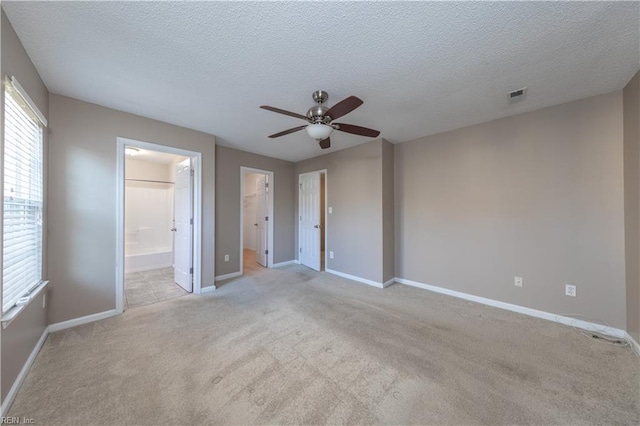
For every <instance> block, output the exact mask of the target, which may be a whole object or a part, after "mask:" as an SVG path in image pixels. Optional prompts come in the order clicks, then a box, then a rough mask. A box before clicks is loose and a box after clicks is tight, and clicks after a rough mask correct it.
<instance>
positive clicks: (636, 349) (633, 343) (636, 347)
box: [626, 333, 640, 356]
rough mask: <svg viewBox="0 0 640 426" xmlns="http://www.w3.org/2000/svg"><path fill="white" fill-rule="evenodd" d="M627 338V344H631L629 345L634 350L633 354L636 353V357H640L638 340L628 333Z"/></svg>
mask: <svg viewBox="0 0 640 426" xmlns="http://www.w3.org/2000/svg"><path fill="white" fill-rule="evenodd" d="M626 338H627V342H629V345H630V346H632V348H631V349H633V352H635V353H636V355H638V356H640V344H638V342H636V339H634V338H633V337H632V336H631V335H630V334H629V333H626Z"/></svg>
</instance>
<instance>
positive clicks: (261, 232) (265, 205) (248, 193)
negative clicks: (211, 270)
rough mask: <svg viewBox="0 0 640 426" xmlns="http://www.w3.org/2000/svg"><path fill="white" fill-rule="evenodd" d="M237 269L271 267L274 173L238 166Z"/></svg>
mask: <svg viewBox="0 0 640 426" xmlns="http://www.w3.org/2000/svg"><path fill="white" fill-rule="evenodd" d="M240 191H241V197H240V200H241V206H240V271H241V272H242V273H243V274H245V273H249V272H257V271H259V270H260V269H262V268H270V267H272V266H273V237H272V236H273V191H274V182H273V172H271V171H268V170H260V169H254V168H249V167H241V168H240Z"/></svg>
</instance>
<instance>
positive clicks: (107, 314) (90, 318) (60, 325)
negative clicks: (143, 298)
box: [49, 309, 118, 333]
mask: <svg viewBox="0 0 640 426" xmlns="http://www.w3.org/2000/svg"><path fill="white" fill-rule="evenodd" d="M116 315H118V311H116V310H115V309H111V310H110V311H104V312H99V313H97V314H92V315H87V316H85V317H80V318H74V319H71V320H68V321H62V322H57V323H55V324H51V325H50V326H49V333H53V332H55V331H60V330H65V329H67V328H71V327H75V326H78V325H82V324H88V323H90V322H94V321H99V320H103V319H107V318H111V317H113V316H116Z"/></svg>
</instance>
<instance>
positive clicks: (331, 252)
mask: <svg viewBox="0 0 640 426" xmlns="http://www.w3.org/2000/svg"><path fill="white" fill-rule="evenodd" d="M329 259H333V251H330V252H329Z"/></svg>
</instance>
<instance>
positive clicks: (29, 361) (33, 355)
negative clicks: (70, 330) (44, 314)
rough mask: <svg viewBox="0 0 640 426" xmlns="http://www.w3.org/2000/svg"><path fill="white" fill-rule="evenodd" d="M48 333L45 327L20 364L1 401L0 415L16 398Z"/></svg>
mask: <svg viewBox="0 0 640 426" xmlns="http://www.w3.org/2000/svg"><path fill="white" fill-rule="evenodd" d="M48 335H49V327H45V329H44V331H43V332H42V335H41V336H40V339H38V343H36V345H35V346H34V347H33V350H32V351H31V354H29V357H28V358H27V361H26V362H25V363H24V365H23V366H22V370H20V373H19V374H18V377H16V380H15V382H13V386H11V389H9V393H8V394H7V396H6V397H5V398H4V400H3V401H2V407H0V417H5V416H6V415H7V413H8V412H9V408H11V404H13V400H14V399H15V398H16V395H17V394H18V391H19V390H20V388H21V387H22V383H23V382H24V379H25V378H26V377H27V374H29V370H30V369H31V366H32V365H33V362H34V361H35V360H36V356H38V352H40V349H42V345H44V342H45V340H47V336H48Z"/></svg>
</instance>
